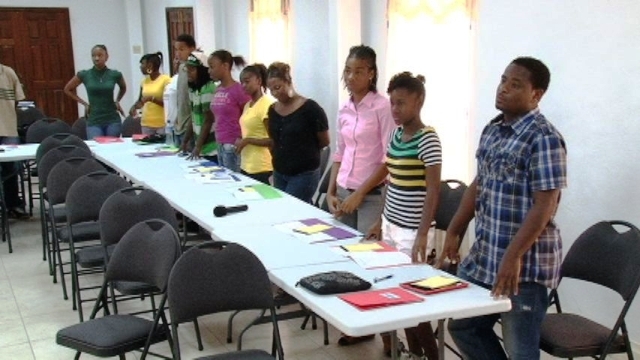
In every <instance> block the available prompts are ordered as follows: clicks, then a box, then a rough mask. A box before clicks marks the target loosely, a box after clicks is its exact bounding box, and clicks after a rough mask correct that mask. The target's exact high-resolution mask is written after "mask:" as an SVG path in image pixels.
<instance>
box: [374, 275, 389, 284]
mask: <svg viewBox="0 0 640 360" xmlns="http://www.w3.org/2000/svg"><path fill="white" fill-rule="evenodd" d="M392 277H393V274H389V275H387V276H381V277H377V278H373V282H374V283H379V282H380V281H385V280H389V279H391V278H392Z"/></svg>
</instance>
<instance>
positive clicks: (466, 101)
mask: <svg viewBox="0 0 640 360" xmlns="http://www.w3.org/2000/svg"><path fill="white" fill-rule="evenodd" d="M472 10H473V1H470V0H389V2H388V11H387V16H388V43H387V44H388V45H387V74H386V75H387V80H388V79H391V77H392V76H393V75H394V74H396V73H398V72H401V71H410V72H412V73H413V74H414V75H415V74H421V75H424V76H425V78H426V83H425V87H426V99H425V104H424V108H423V110H422V121H423V122H424V123H425V124H428V125H431V126H434V127H435V129H436V131H437V132H438V135H439V136H440V140H441V142H442V147H443V167H442V172H443V173H442V177H443V179H446V178H456V179H460V180H463V181H465V182H468V181H469V180H470V177H471V176H473V174H469V161H472V160H473V159H470V156H469V127H470V119H469V107H470V100H471V99H470V96H471V72H470V69H471V65H472V63H471V61H472V51H471V49H472V45H471V44H472V32H471V24H472ZM385 91H386V86H385Z"/></svg>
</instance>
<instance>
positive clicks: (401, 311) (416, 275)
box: [269, 262, 511, 336]
mask: <svg viewBox="0 0 640 360" xmlns="http://www.w3.org/2000/svg"><path fill="white" fill-rule="evenodd" d="M326 271H349V272H352V273H354V274H356V275H358V276H360V277H361V278H363V279H365V280H367V281H370V282H372V283H373V279H374V278H375V277H382V276H385V275H389V274H393V275H394V276H393V278H391V279H389V280H385V281H381V282H379V283H377V284H373V286H372V290H374V289H385V288H390V287H396V286H398V284H400V283H403V282H408V281H412V280H419V279H423V278H426V277H429V276H434V275H438V274H440V273H441V272H440V271H439V270H436V269H434V268H432V267H430V266H428V265H410V266H400V267H393V268H386V269H375V270H364V269H362V268H360V267H359V266H358V265H356V264H355V263H353V262H337V263H330V264H320V265H310V266H305V267H295V268H284V269H274V270H272V271H270V273H269V277H270V279H271V281H273V283H274V284H276V285H278V286H280V287H281V288H282V289H284V290H285V291H286V292H287V293H289V294H291V295H293V296H294V297H296V298H297V299H298V300H299V301H300V302H302V303H303V304H305V305H306V306H307V307H309V308H310V309H311V310H313V311H314V312H315V313H317V314H318V315H319V316H321V317H322V318H324V319H325V320H327V321H328V322H329V323H331V324H332V325H334V326H335V327H336V328H338V329H339V330H340V331H342V332H344V333H345V334H348V335H351V336H363V335H368V334H375V333H380V332H385V331H393V330H397V329H403V328H408V327H413V326H416V325H418V324H419V323H420V322H424V321H432V320H439V319H445V318H466V317H472V316H479V315H486V314H491V313H499V312H505V311H509V310H510V309H511V302H510V301H509V300H508V299H506V300H494V299H493V298H491V297H490V295H489V291H488V290H486V289H483V288H481V287H479V286H475V285H473V284H471V285H469V287H467V288H463V289H458V290H454V291H450V292H444V293H439V294H433V295H428V296H423V297H424V298H425V301H423V302H419V303H412V304H406V305H398V306H390V307H387V308H380V309H374V310H366V311H361V310H358V309H357V308H355V307H354V306H352V305H350V304H348V303H346V302H345V301H343V300H341V299H339V298H338V297H337V296H336V295H316V294H314V293H312V292H310V291H308V290H306V289H304V288H302V287H296V286H295V285H296V283H297V282H298V281H299V280H300V279H301V278H303V277H305V276H308V275H313V274H317V273H321V272H326Z"/></svg>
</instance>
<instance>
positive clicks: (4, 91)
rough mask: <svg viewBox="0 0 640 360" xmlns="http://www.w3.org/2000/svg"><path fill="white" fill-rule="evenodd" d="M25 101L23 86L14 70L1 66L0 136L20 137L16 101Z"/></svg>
mask: <svg viewBox="0 0 640 360" xmlns="http://www.w3.org/2000/svg"><path fill="white" fill-rule="evenodd" d="M22 99H24V92H23V91H22V85H21V84H20V80H19V79H18V75H16V72H15V71H13V69H12V68H10V67H8V66H5V65H1V64H0V136H3V137H4V136H10V137H12V136H18V116H17V114H16V101H19V100H22Z"/></svg>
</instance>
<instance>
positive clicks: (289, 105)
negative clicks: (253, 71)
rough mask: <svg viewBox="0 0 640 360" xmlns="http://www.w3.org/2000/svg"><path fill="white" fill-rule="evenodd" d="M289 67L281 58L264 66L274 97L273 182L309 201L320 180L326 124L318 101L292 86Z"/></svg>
mask: <svg viewBox="0 0 640 360" xmlns="http://www.w3.org/2000/svg"><path fill="white" fill-rule="evenodd" d="M290 71H291V69H290V67H289V65H287V64H284V63H281V62H275V63H273V64H271V65H270V66H269V69H268V70H267V87H268V88H269V90H270V91H271V95H273V97H275V98H276V100H277V101H276V102H275V103H274V104H273V105H272V106H271V107H270V108H269V120H268V121H269V125H268V130H269V136H270V137H271V139H272V140H273V147H272V150H271V152H272V156H273V182H274V186H275V187H276V188H277V189H280V190H283V191H284V192H286V193H288V194H291V195H293V196H295V197H297V198H298V199H300V200H302V201H306V202H311V197H312V196H313V193H314V192H315V191H316V188H317V187H318V182H319V181H320V171H321V169H320V150H321V149H322V148H323V147H325V146H327V145H329V125H328V121H327V115H326V114H325V112H324V110H322V108H321V107H320V105H318V103H316V102H315V101H313V100H311V99H307V98H304V97H302V96H300V95H298V94H297V93H296V92H295V91H294V90H293V85H292V84H291V74H290ZM322 170H324V169H322Z"/></svg>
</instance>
